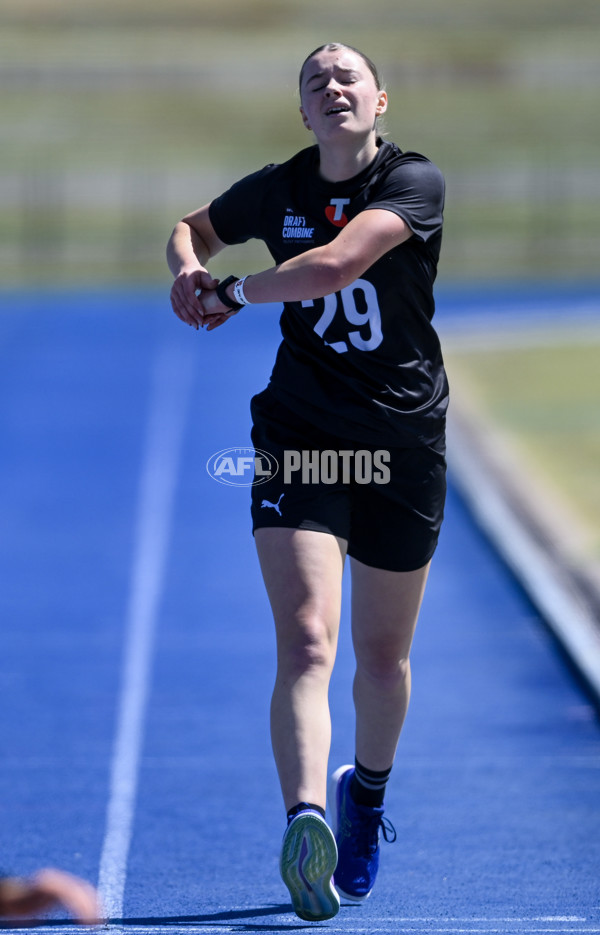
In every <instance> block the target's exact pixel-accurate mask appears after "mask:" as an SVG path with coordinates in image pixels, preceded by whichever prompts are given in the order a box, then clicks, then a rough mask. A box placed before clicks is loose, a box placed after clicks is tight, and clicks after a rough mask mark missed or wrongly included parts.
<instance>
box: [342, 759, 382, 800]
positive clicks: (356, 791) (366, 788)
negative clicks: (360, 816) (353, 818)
mask: <svg viewBox="0 0 600 935" xmlns="http://www.w3.org/2000/svg"><path fill="white" fill-rule="evenodd" d="M354 763H355V768H354V776H353V777H352V781H351V783H350V795H351V796H352V798H353V799H354V801H355V802H356V804H357V805H368V806H369V808H381V806H382V805H383V797H384V795H385V787H386V785H387V781H388V779H389V778H390V773H391V772H392V767H391V766H390V768H389V769H384V770H382V771H381V772H375V771H374V770H372V769H367V768H366V766H362V765H361V764H360V763H359V762H358V760H355V761H354Z"/></svg>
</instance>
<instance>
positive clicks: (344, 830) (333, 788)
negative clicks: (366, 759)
mask: <svg viewBox="0 0 600 935" xmlns="http://www.w3.org/2000/svg"><path fill="white" fill-rule="evenodd" d="M353 775H354V767H353V766H340V768H339V769H337V770H336V771H335V773H334V774H333V776H332V777H331V779H330V780H329V790H328V791H329V805H330V808H331V812H332V819H333V820H332V828H333V833H334V834H335V840H336V843H337V848H338V863H337V868H336V871H335V881H334V882H335V888H336V889H337V891H338V893H339V894H340V896H343V897H344V898H345V899H349V900H350V901H351V902H362V901H363V900H364V899H367V897H368V896H369V895H370V894H371V890H372V889H373V885H374V883H375V879H376V877H377V871H378V870H379V835H380V832H382V833H383V837H384V838H385V840H386V841H389V842H390V843H391V842H392V841H395V840H396V831H395V829H394V827H393V825H392V824H391V822H390V821H388V820H387V819H384V818H383V808H369V807H368V806H365V805H357V804H356V802H354V800H353V799H352V796H351V795H350V783H351V781H352V777H353Z"/></svg>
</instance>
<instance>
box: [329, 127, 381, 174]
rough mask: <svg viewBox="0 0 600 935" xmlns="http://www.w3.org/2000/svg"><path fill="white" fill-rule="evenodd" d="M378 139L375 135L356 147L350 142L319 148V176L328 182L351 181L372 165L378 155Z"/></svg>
mask: <svg viewBox="0 0 600 935" xmlns="http://www.w3.org/2000/svg"><path fill="white" fill-rule="evenodd" d="M377 149H378V146H377V138H376V137H375V135H374V134H373V135H372V136H370V137H369V139H368V140H366V141H363V142H362V143H361V144H360V145H358V146H356V147H352V148H351V147H349V145H348V141H347V140H346V141H345V142H344V144H343V145H342V144H341V143H340V145H338V146H336V145H332V144H331V143H328V144H327V145H326V146H323V145H320V146H319V162H320V164H319V174H320V176H321V178H324V179H325V180H326V181H327V182H343V181H344V180H345V179H351V178H353V177H354V176H355V175H358V174H359V172H362V170H363V169H366V168H367V166H368V165H370V164H371V163H372V162H373V160H374V159H375V156H376V155H377Z"/></svg>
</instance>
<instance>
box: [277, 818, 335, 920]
mask: <svg viewBox="0 0 600 935" xmlns="http://www.w3.org/2000/svg"><path fill="white" fill-rule="evenodd" d="M336 864H337V845H336V843H335V838H334V836H333V834H332V833H331V830H330V828H329V826H328V825H327V823H326V822H325V821H324V820H323V819H322V818H321V817H320V816H319V815H317V814H316V813H313V812H309V813H303V812H301V813H300V814H299V815H298V816H297V817H296V818H294V820H293V821H292V822H291V824H290V826H289V828H288V829H287V831H286V833H285V835H284V838H283V845H282V848H281V858H280V861H279V870H280V873H281V878H282V880H283V882H284V883H285V885H286V886H287V888H288V890H289V891H290V896H291V897H292V905H293V907H294V912H295V913H296V915H297V916H299V918H301V919H303V920H304V921H305V922H320V921H323V920H325V919H332V918H333V916H335V915H337V913H338V911H339V908H340V898H339V896H338V894H337V892H336V891H335V889H334V887H333V882H332V876H333V872H334V870H335V868H336Z"/></svg>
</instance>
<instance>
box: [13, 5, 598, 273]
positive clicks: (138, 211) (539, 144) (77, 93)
mask: <svg viewBox="0 0 600 935" xmlns="http://www.w3.org/2000/svg"><path fill="white" fill-rule="evenodd" d="M0 26H1V29H0V76H1V81H2V95H1V101H0V108H1V111H0V117H1V119H0V128H1V133H2V146H1V147H0V187H1V191H2V205H3V207H2V212H1V217H0V273H1V275H2V279H3V281H4V282H5V283H7V282H15V283H20V282H24V283H27V284H31V283H32V281H44V282H48V281H52V282H57V281H58V282H73V281H74V280H83V279H85V280H88V281H89V280H90V279H92V280H97V281H102V282H107V281H108V280H112V281H117V282H123V281H128V280H133V281H139V280H141V279H143V280H146V281H148V280H154V281H156V280H161V279H164V278H165V276H166V271H165V267H164V265H163V263H162V256H163V248H164V241H165V238H166V236H167V235H168V232H169V231H170V229H171V227H172V226H173V224H174V222H175V221H176V220H177V219H178V218H179V217H180V216H181V215H182V214H183V213H185V212H186V211H187V210H189V209H191V208H193V207H197V206H198V205H200V204H202V203H204V202H205V201H207V200H209V199H210V198H211V197H212V196H213V195H214V194H216V193H217V192H218V191H219V190H220V189H221V188H222V187H223V186H224V185H226V184H228V183H229V182H230V181H232V180H233V179H234V178H236V177H237V176H239V174H240V173H245V172H248V171H251V170H253V169H254V168H258V167H260V166H262V165H263V164H265V163H266V162H270V161H277V160H280V159H284V158H286V157H287V156H288V155H290V154H291V153H292V152H293V151H294V150H296V149H298V148H300V147H302V146H305V145H308V143H309V142H311V137H310V136H309V134H308V133H307V132H306V131H305V130H304V129H303V127H302V125H301V123H300V119H299V116H298V112H297V108H298V103H299V101H298V97H297V91H296V77H297V72H298V68H299V65H300V63H301V62H302V60H303V59H304V57H305V55H306V54H307V53H308V52H309V51H311V50H312V49H313V48H315V47H316V46H317V45H320V44H321V43H322V42H324V41H328V40H330V39H340V40H341V41H345V42H349V43H351V44H355V45H357V46H358V47H359V48H362V49H364V51H365V52H366V53H367V54H370V55H371V57H372V58H374V59H375V61H376V62H377V63H378V64H379V65H380V66H381V70H382V72H383V76H384V79H385V81H386V84H387V88H388V91H389V94H390V98H391V106H390V109H389V117H388V121H387V124H388V134H389V137H390V138H391V139H393V140H395V141H396V142H397V143H398V144H399V145H400V146H401V147H402V148H403V149H416V150H418V151H421V152H423V153H425V154H426V155H428V156H429V157H430V158H432V159H433V160H434V161H435V162H437V163H438V164H439V165H440V167H441V168H442V170H443V171H444V173H445V175H446V177H447V181H448V203H447V209H446V238H445V244H444V257H443V265H442V268H441V274H442V275H443V277H444V279H445V280H446V281H447V280H454V279H457V280H464V279H466V278H469V279H473V278H480V279H485V278H487V277H492V278H494V279H506V278H513V279H514V278H515V277H546V276H560V277H563V278H564V277H574V278H577V277H581V276H590V275H594V274H596V272H597V266H598V257H599V256H600V232H599V231H600V224H599V221H600V166H599V161H598V153H599V151H600V147H599V143H600V120H599V119H598V114H599V113H600V3H598V0H453V2H451V3H450V2H448V0H365V2H358V0H331V2H329V3H322V2H320V0H319V2H316V0H302V2H285V0H232V2H228V0H194V2H191V0H169V2H168V3H164V2H161V3H159V2H157V0H127V2H123V0H3V2H2V12H1V13H0ZM250 265H251V264H250Z"/></svg>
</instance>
